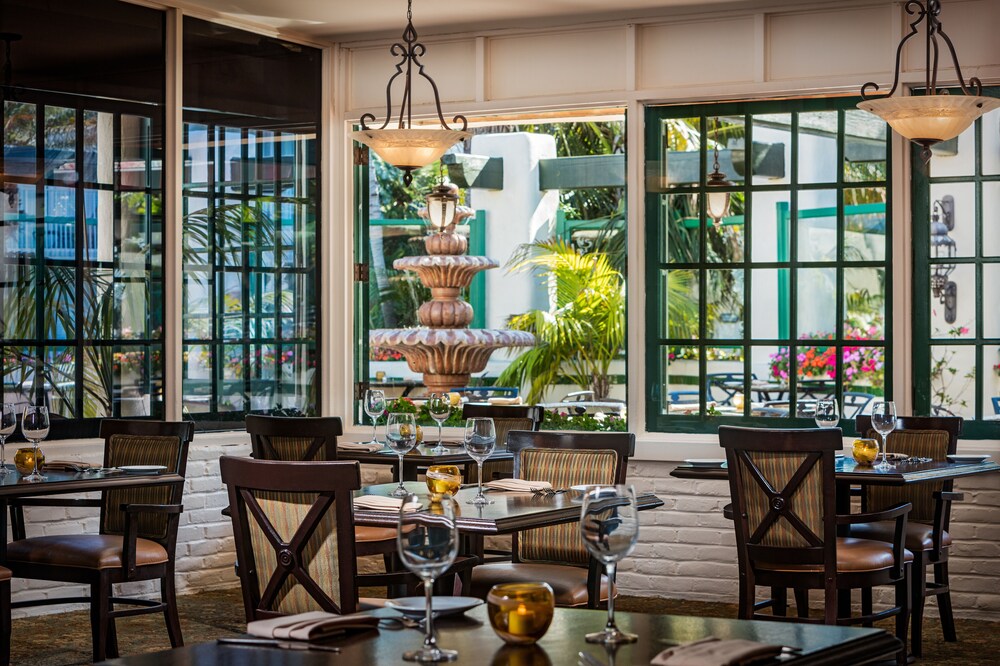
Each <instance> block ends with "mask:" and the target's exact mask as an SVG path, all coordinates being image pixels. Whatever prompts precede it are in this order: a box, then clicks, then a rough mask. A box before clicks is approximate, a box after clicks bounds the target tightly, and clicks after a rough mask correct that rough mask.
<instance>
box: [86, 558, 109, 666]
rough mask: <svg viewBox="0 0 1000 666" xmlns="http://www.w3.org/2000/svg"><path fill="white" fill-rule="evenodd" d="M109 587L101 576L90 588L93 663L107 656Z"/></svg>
mask: <svg viewBox="0 0 1000 666" xmlns="http://www.w3.org/2000/svg"><path fill="white" fill-rule="evenodd" d="M110 591H111V585H110V583H108V582H107V579H105V578H104V577H103V576H102V577H101V579H100V580H99V581H98V582H96V583H93V584H92V585H91V586H90V634H91V636H92V639H93V642H94V646H93V653H94V661H95V662H98V661H104V660H105V659H106V658H107V656H108V643H107V641H108V631H109V629H108V611H110V610H111V600H110V599H109V598H108V597H109V596H110Z"/></svg>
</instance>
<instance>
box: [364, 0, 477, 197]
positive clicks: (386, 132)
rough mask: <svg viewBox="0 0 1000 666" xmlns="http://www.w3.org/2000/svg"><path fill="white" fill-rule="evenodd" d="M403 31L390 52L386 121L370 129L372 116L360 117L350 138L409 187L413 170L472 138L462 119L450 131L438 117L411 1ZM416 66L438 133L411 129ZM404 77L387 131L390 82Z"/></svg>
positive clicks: (438, 103) (433, 86)
mask: <svg viewBox="0 0 1000 666" xmlns="http://www.w3.org/2000/svg"><path fill="white" fill-rule="evenodd" d="M406 21H407V22H406V29H405V30H403V42H404V44H401V43H399V42H396V43H395V44H393V45H392V47H391V48H390V49H389V53H391V54H392V55H393V56H394V57H399V58H400V60H399V62H397V63H396V73H395V74H393V75H392V76H391V77H389V83H387V84H386V87H385V121H384V122H383V123H382V124H381V125H380V126H379V127H375V128H372V127H369V126H368V123H369V122H372V121H374V120H375V115H374V114H372V113H366V114H364V115H363V116H361V120H360V122H361V129H360V130H359V131H357V132H351V138H352V139H354V140H355V141H360V142H361V143H363V144H365V145H367V146H369V147H370V148H371V149H372V150H374V151H375V152H376V153H377V154H378V156H379V157H381V158H382V159H383V160H385V161H386V162H388V163H389V164H391V165H393V166H394V167H398V168H400V169H402V170H403V172H404V173H403V183H405V184H406V185H409V184H410V183H411V182H412V181H413V170H414V169H419V168H420V167H424V166H427V165H428V164H431V163H432V162H434V161H436V160H438V159H439V158H440V157H441V156H442V155H444V154H445V152H446V151H447V150H448V149H449V148H451V147H452V146H453V145H455V144H456V143H457V142H459V141H462V140H463V139H467V138H468V137H469V136H471V135H470V134H469V133H468V132H466V131H465V129H466V128H467V127H468V125H469V123H468V121H467V120H466V118H465V116H462V115H456V116H455V117H454V118H452V122H453V123H459V122H460V123H461V124H462V127H461V129H460V130H456V129H452V128H451V127H450V126H449V125H448V123H447V122H445V119H444V115H443V114H442V113H441V98H440V97H439V96H438V89H437V84H436V83H434V79H432V78H431V77H430V76H429V75H428V74H427V73H426V72H424V65H423V63H421V62H420V58H421V57H423V55H424V54H425V53H426V52H427V49H426V47H425V46H424V45H423V44H421V43H419V42H417V31H416V30H414V28H413V0H407V3H406ZM414 66H416V70H417V71H416V73H417V74H419V75H420V76H422V77H424V78H425V79H427V82H428V83H430V84H431V89H432V90H433V91H434V105H435V106H436V107H437V116H438V120H439V121H440V123H441V128H440V129H425V128H418V129H414V127H413V122H412V120H413V119H412V115H413V112H412V103H413V95H412V94H411V92H410V86H411V83H412V79H413V76H414V74H413V68H414ZM401 74H402V75H405V78H404V79H403V81H404V83H403V99H402V102H401V103H400V106H399V115H398V116H397V118H396V120H395V127H389V122H390V121H391V120H392V118H393V111H392V82H393V81H395V80H396V78H397V77H398V76H400V75H401Z"/></svg>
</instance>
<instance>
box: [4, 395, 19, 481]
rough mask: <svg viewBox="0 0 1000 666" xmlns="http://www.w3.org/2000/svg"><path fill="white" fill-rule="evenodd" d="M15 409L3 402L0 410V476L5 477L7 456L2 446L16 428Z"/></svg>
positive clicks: (8, 403)
mask: <svg viewBox="0 0 1000 666" xmlns="http://www.w3.org/2000/svg"><path fill="white" fill-rule="evenodd" d="M16 410H17V408H16V407H15V406H14V404H13V403H10V402H5V403H3V407H2V408H0V476H7V472H8V471H9V470H8V469H7V454H6V451H5V450H4V445H5V444H6V443H7V438H8V437H10V436H11V435H13V434H14V429H15V428H16V427H17V411H16Z"/></svg>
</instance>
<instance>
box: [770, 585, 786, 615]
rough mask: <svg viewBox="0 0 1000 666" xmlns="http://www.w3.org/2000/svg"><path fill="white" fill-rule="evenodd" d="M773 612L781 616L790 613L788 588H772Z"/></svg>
mask: <svg viewBox="0 0 1000 666" xmlns="http://www.w3.org/2000/svg"><path fill="white" fill-rule="evenodd" d="M771 614H772V615H777V616H779V617H785V616H787V615H788V588H785V587H772V588H771Z"/></svg>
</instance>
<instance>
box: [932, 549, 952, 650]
mask: <svg viewBox="0 0 1000 666" xmlns="http://www.w3.org/2000/svg"><path fill="white" fill-rule="evenodd" d="M934 582H935V583H937V584H938V585H943V586H945V587H950V584H949V583H948V563H947V562H939V563H938V564H935V565H934ZM937 603H938V614H940V615H941V629H942V631H943V633H944V639H945V640H946V641H948V642H949V643H954V642H955V641H957V640H958V634H956V633H955V615H954V614H953V613H952V610H951V590H950V589H947V590H946V591H944V592H942V593H941V594H939V595H937Z"/></svg>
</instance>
